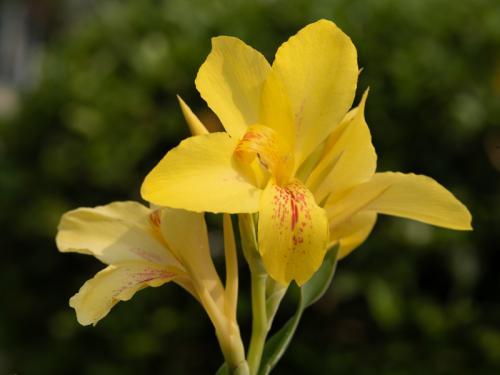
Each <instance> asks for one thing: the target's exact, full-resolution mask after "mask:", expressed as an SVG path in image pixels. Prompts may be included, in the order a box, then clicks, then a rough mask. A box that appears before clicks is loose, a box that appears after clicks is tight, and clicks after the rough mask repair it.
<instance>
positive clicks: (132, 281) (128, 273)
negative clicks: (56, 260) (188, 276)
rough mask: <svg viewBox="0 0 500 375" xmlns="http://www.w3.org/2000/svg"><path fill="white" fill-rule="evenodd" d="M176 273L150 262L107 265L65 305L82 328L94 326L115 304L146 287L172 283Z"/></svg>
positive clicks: (126, 299)
mask: <svg viewBox="0 0 500 375" xmlns="http://www.w3.org/2000/svg"><path fill="white" fill-rule="evenodd" d="M178 274H180V272H179V270H176V269H175V268H165V267H160V266H158V265H156V264H153V263H146V262H128V263H123V264H120V265H118V266H114V265H113V266H108V267H107V268H105V269H104V270H102V271H100V272H98V273H97V274H96V275H95V276H94V278H92V279H90V280H88V281H87V282H86V283H85V284H83V286H82V287H81V288H80V291H79V292H78V293H77V294H75V295H74V296H73V297H71V299H70V301H69V305H70V306H71V307H73V308H74V309H75V311H76V317H77V319H78V322H79V323H80V324H82V325H85V326H86V325H89V324H94V325H95V324H96V323H97V322H98V321H99V320H101V319H102V318H104V317H105V316H106V315H107V314H108V313H109V311H110V310H111V308H112V307H113V306H114V305H116V304H117V303H118V302H119V301H128V300H129V299H130V298H132V296H133V295H134V294H135V293H136V292H137V291H138V290H140V289H142V288H145V287H146V286H154V287H156V286H160V285H162V284H164V283H166V282H167V281H170V280H172V279H173V278H175V277H176V276H177V275H178Z"/></svg>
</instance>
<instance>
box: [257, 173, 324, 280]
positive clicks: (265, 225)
mask: <svg viewBox="0 0 500 375" xmlns="http://www.w3.org/2000/svg"><path fill="white" fill-rule="evenodd" d="M258 233H259V236H258V237H259V251H260V253H261V255H262V259H263V261H264V265H265V267H266V270H267V272H268V273H269V274H270V275H271V277H272V278H273V279H275V280H277V281H279V282H280V283H283V284H288V283H289V282H290V281H292V280H295V281H296V282H297V283H298V284H299V285H302V284H303V283H305V282H306V281H307V280H309V278H310V277H311V276H312V275H313V274H314V272H315V271H316V270H317V269H318V268H319V266H320V265H321V263H322V261H323V258H324V256H325V252H326V245H327V241H328V223H327V218H326V213H325V211H324V210H323V209H322V208H321V207H319V206H318V205H317V204H316V202H315V201H314V197H313V196H312V194H311V192H310V191H309V190H307V188H306V187H305V186H304V185H303V184H302V183H301V182H299V181H298V180H295V181H293V182H291V183H290V184H288V185H286V186H284V187H280V186H278V185H276V184H275V183H274V181H272V180H271V181H270V182H269V183H268V185H267V187H266V189H265V190H264V193H263V194H262V199H261V204H260V212H259V227H258Z"/></svg>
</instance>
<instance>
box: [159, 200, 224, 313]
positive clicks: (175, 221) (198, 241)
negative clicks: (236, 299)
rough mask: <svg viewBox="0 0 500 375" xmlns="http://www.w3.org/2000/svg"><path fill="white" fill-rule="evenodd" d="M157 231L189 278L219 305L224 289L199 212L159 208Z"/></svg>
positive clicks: (201, 215) (203, 220) (221, 301)
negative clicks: (159, 218) (159, 229)
mask: <svg viewBox="0 0 500 375" xmlns="http://www.w3.org/2000/svg"><path fill="white" fill-rule="evenodd" d="M161 232H162V234H163V238H164V239H165V241H166V242H167V244H168V247H169V248H170V249H171V251H172V252H173V253H174V254H176V256H177V258H178V259H180V261H181V263H182V265H183V266H184V268H185V269H186V270H187V272H188V274H189V275H190V277H191V279H193V280H197V281H198V282H197V283H194V284H195V288H196V287H199V286H200V285H201V286H202V287H204V288H206V289H207V290H208V292H209V293H210V294H211V295H212V298H213V300H214V301H215V302H216V303H217V304H218V305H219V306H221V307H222V306H223V293H224V289H223V287H222V283H221V281H220V278H219V275H218V274H217V271H216V270H215V267H214V264H213V261H212V257H211V255H210V248H209V244H208V234H207V226H206V224H205V219H204V218H203V214H202V213H196V212H190V211H185V210H177V209H171V208H163V209H162V213H161Z"/></svg>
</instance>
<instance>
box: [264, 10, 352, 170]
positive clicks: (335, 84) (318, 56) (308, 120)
mask: <svg viewBox="0 0 500 375" xmlns="http://www.w3.org/2000/svg"><path fill="white" fill-rule="evenodd" d="M357 79H358V64H357V54H356V48H355V47H354V45H353V44H352V42H351V39H350V38H349V37H348V36H347V35H345V34H344V33H343V32H342V31H341V30H340V29H339V28H338V27H337V26H336V25H335V24H334V23H333V22H330V21H327V20H320V21H317V22H315V23H312V24H310V25H308V26H306V27H304V28H303V29H302V30H300V31H299V32H298V33H297V34H296V35H295V36H293V37H291V38H290V39H289V40H288V41H287V42H286V43H284V44H283V45H282V46H281V47H280V48H279V49H278V52H277V53H276V58H275V61H274V63H273V66H272V70H271V73H270V74H269V77H268V79H267V80H266V83H265V85H264V90H263V94H262V95H263V98H262V103H263V104H262V118H261V123H263V124H265V125H268V126H271V127H272V128H274V129H275V130H276V131H278V132H279V133H280V134H283V135H284V136H285V137H289V138H288V141H289V143H290V144H291V145H294V146H295V151H296V155H295V157H296V161H297V162H298V163H301V162H302V161H303V160H304V159H305V158H306V157H307V156H308V155H309V154H310V153H311V152H312V151H313V150H314V149H315V148H316V146H317V145H318V144H320V143H321V142H322V141H323V140H324V139H325V138H326V136H327V135H328V134H329V133H330V132H331V130H332V129H333V128H334V127H335V126H336V125H338V123H339V122H340V120H341V119H342V118H343V116H344V115H345V114H346V112H347V111H348V110H349V108H350V107H351V105H352V101H353V99H354V94H355V91H356V82H357ZM290 121H292V122H291V123H290ZM291 128H293V129H291ZM297 166H298V165H297Z"/></svg>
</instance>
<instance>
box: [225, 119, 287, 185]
mask: <svg viewBox="0 0 500 375" xmlns="http://www.w3.org/2000/svg"><path fill="white" fill-rule="evenodd" d="M234 157H235V159H236V160H237V161H238V162H239V164H240V165H242V166H243V167H244V169H245V172H247V173H252V174H253V175H254V178H255V179H256V181H257V184H258V185H260V186H261V185H262V184H265V182H266V180H267V179H268V178H269V176H273V177H274V179H275V180H276V183H277V184H278V185H285V184H286V183H287V182H288V181H289V180H290V179H291V177H292V173H293V163H294V161H293V154H292V152H291V147H290V146H289V145H288V144H287V143H286V142H285V141H283V140H282V139H281V138H280V137H279V134H278V133H277V132H276V131H275V130H274V129H271V128H269V127H267V126H264V125H260V124H255V125H252V126H250V127H249V128H248V130H247V132H246V133H245V135H244V136H243V138H242V139H241V140H240V141H239V142H238V145H237V146H236V149H235V150H234Z"/></svg>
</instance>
